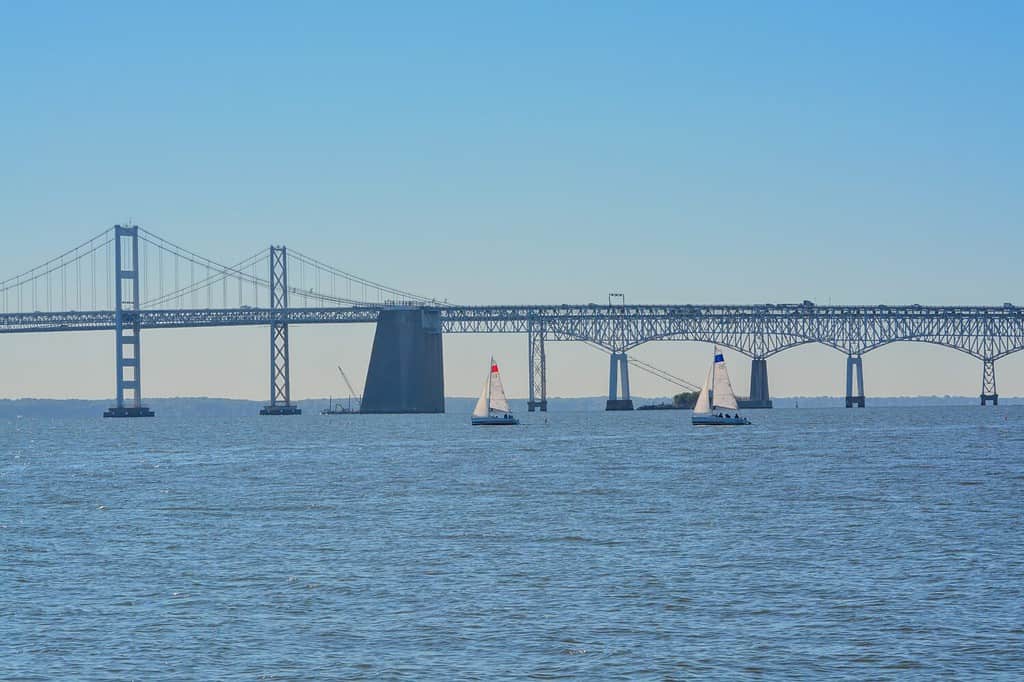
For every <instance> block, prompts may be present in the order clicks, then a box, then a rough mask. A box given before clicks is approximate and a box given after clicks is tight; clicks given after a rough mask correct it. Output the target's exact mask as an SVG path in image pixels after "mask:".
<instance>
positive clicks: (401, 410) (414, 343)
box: [359, 308, 444, 414]
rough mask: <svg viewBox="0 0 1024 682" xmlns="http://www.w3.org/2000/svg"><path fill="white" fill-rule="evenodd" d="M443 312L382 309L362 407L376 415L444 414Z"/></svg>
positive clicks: (375, 334) (434, 310)
mask: <svg viewBox="0 0 1024 682" xmlns="http://www.w3.org/2000/svg"><path fill="white" fill-rule="evenodd" d="M442 341H443V336H442V334H441V311H440V310H437V309H432V308H396V309H391V310H382V311H381V312H380V314H379V315H378V317H377V331H376V332H375V333H374V335H373V351H372V352H371V353H370V367H369V370H368V371H367V373H366V386H365V387H364V389H363V400H362V402H361V403H360V405H359V411H360V412H364V413H371V414H441V413H443V412H444V352H443V350H444V349H443V346H442Z"/></svg>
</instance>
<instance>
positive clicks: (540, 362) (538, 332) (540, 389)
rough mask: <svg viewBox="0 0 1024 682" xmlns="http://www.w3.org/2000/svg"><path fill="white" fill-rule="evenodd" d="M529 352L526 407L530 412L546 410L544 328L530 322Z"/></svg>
mask: <svg viewBox="0 0 1024 682" xmlns="http://www.w3.org/2000/svg"><path fill="white" fill-rule="evenodd" d="M528 336H529V340H528V343H529V346H530V348H529V353H530V400H529V402H527V404H526V409H527V410H529V411H530V412H534V411H536V410H538V409H539V410H540V411H541V412H547V411H548V366H547V356H546V355H545V353H544V328H543V327H537V328H535V327H534V326H533V323H531V324H530V330H529V335H528Z"/></svg>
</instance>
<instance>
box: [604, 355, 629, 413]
mask: <svg viewBox="0 0 1024 682" xmlns="http://www.w3.org/2000/svg"><path fill="white" fill-rule="evenodd" d="M609 363H610V364H609V368H608V402H607V403H605V406H604V409H605V410H607V411H619V410H632V409H633V399H632V398H630V397H629V358H628V357H627V356H626V353H625V352H613V353H612V354H611V356H609ZM619 377H621V379H622V397H621V398H620V397H619V391H618V386H617V383H618V382H617V381H616V379H618V378H619Z"/></svg>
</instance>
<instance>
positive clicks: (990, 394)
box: [981, 358, 999, 405]
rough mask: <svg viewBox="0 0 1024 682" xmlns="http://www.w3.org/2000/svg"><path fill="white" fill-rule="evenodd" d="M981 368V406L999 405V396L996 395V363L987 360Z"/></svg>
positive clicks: (989, 359)
mask: <svg viewBox="0 0 1024 682" xmlns="http://www.w3.org/2000/svg"><path fill="white" fill-rule="evenodd" d="M982 363H983V364H982V368H981V404H982V405H988V404H989V402H991V403H992V404H993V405H998V404H999V394H998V393H996V361H995V360H994V359H991V358H987V359H985V360H983V361H982Z"/></svg>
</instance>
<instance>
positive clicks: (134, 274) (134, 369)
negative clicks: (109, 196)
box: [103, 225, 153, 417]
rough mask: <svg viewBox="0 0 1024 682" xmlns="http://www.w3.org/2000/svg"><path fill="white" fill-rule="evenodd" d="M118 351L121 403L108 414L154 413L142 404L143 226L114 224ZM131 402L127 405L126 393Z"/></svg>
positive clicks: (150, 415)
mask: <svg viewBox="0 0 1024 682" xmlns="http://www.w3.org/2000/svg"><path fill="white" fill-rule="evenodd" d="M114 302H115V308H114V352H115V361H116V367H117V405H115V406H114V407H111V408H109V409H107V410H106V411H105V412H104V413H103V416H104V417H152V416H153V410H151V409H149V408H148V407H145V406H143V404H142V359H141V356H140V353H139V351H140V350H141V345H140V343H139V329H140V320H139V228H138V226H137V225H114ZM125 394H128V395H127V397H128V399H129V401H130V402H131V404H130V405H127V406H126V405H125V397H126V395H125Z"/></svg>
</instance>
